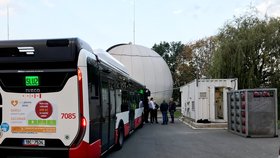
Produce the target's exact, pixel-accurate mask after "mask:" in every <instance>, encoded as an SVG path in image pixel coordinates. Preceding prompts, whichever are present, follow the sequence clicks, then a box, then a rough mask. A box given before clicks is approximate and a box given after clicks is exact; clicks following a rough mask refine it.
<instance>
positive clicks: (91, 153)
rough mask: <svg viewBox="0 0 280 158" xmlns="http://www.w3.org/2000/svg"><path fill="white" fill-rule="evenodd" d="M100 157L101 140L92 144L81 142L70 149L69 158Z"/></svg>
mask: <svg viewBox="0 0 280 158" xmlns="http://www.w3.org/2000/svg"><path fill="white" fill-rule="evenodd" d="M100 156H101V140H100V139H99V140H97V141H96V142H94V143H92V144H88V143H87V142H85V141H82V142H81V143H80V144H79V146H77V147H76V148H70V151H69V158H89V157H90V158H99V157H100Z"/></svg>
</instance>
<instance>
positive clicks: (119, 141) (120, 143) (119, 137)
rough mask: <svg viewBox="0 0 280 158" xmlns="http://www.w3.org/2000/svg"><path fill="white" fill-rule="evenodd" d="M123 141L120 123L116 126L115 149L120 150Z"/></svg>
mask: <svg viewBox="0 0 280 158" xmlns="http://www.w3.org/2000/svg"><path fill="white" fill-rule="evenodd" d="M123 143H124V127H123V125H120V127H119V128H118V140H117V144H116V149H117V150H120V149H121V148H122V147H123Z"/></svg>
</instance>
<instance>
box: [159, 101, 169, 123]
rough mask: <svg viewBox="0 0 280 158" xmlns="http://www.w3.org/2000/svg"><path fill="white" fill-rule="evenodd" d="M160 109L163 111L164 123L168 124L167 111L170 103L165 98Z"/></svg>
mask: <svg viewBox="0 0 280 158" xmlns="http://www.w3.org/2000/svg"><path fill="white" fill-rule="evenodd" d="M160 111H161V113H162V125H167V123H168V116H167V111H168V104H167V103H166V102H165V100H163V102H162V103H161V104H160Z"/></svg>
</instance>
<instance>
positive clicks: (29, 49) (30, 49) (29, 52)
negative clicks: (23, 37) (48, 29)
mask: <svg viewBox="0 0 280 158" xmlns="http://www.w3.org/2000/svg"><path fill="white" fill-rule="evenodd" d="M17 48H18V50H19V52H23V53H26V55H34V51H35V50H34V47H17Z"/></svg>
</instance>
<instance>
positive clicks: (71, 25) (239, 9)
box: [0, 0, 280, 50]
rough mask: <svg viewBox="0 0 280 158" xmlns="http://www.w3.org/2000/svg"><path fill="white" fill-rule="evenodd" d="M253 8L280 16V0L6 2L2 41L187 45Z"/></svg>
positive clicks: (1, 9) (0, 5)
mask: <svg viewBox="0 0 280 158" xmlns="http://www.w3.org/2000/svg"><path fill="white" fill-rule="evenodd" d="M249 6H254V7H256V8H257V10H258V12H259V13H260V15H262V16H263V15H265V14H266V15H267V16H272V17H278V16H280V0H0V40H8V39H9V40H15V39H49V38H51V39H52V38H68V37H79V38H81V39H82V40H84V41H86V42H87V43H89V44H90V45H91V47H92V48H93V49H103V50H106V49H108V48H109V47H111V46H113V45H116V44H120V43H129V42H132V43H134V42H135V44H137V45H142V46H145V47H148V48H151V47H152V46H153V45H154V44H159V43H160V42H162V41H166V42H173V41H175V42H178V41H181V42H182V43H183V44H186V43H189V42H192V41H196V40H199V39H202V38H205V37H209V36H213V35H216V34H217V33H218V32H219V29H220V28H222V27H223V26H224V25H225V23H226V22H228V21H230V20H232V19H233V18H234V16H240V15H244V13H245V11H246V10H248V8H249Z"/></svg>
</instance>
